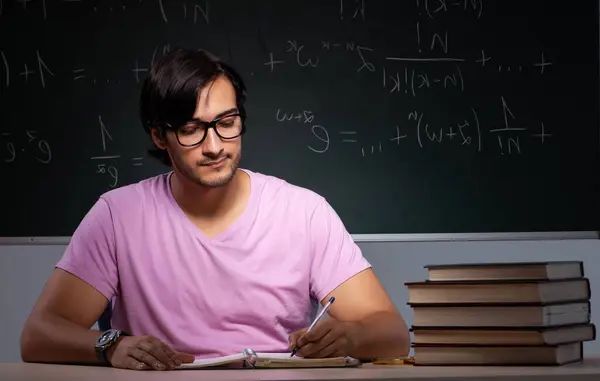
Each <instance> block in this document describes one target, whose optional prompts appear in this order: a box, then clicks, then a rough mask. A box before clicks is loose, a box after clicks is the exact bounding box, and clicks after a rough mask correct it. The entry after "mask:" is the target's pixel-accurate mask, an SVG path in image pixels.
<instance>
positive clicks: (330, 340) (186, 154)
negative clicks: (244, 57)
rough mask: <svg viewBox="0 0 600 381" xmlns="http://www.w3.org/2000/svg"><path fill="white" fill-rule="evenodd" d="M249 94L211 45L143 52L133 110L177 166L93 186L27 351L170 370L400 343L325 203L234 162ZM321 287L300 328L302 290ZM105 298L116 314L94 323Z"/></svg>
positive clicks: (369, 350)
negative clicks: (319, 312)
mask: <svg viewBox="0 0 600 381" xmlns="http://www.w3.org/2000/svg"><path fill="white" fill-rule="evenodd" d="M244 101H245V87H244V84H243V81H242V79H241V78H240V76H239V75H238V74H237V73H236V72H235V71H234V70H233V69H232V68H231V67H229V66H228V65H226V64H225V63H223V62H221V61H219V60H218V59H217V58H215V57H213V56H212V55H210V54H209V53H206V52H202V51H187V50H181V49H179V50H174V51H172V52H171V53H169V54H168V55H166V56H165V57H164V58H163V59H162V60H161V61H160V62H157V64H156V65H154V66H153V68H152V70H151V72H150V74H149V77H148V78H147V79H146V81H145V83H144V86H143V90H142V95H141V119H142V123H143V125H144V127H145V129H146V131H147V132H148V133H149V134H150V135H151V137H152V139H153V142H154V144H155V146H156V148H157V150H156V152H154V154H155V155H156V156H158V157H160V158H161V159H162V160H163V161H164V162H165V163H168V164H169V165H171V166H172V168H173V171H171V172H169V173H166V174H162V175H159V176H156V177H153V178H150V179H146V180H143V181H141V182H139V183H137V184H132V185H129V186H125V187H122V188H119V189H116V190H112V191H110V192H108V193H106V194H104V195H102V196H101V197H100V198H99V200H98V201H97V202H96V203H95V205H94V206H93V207H92V209H91V210H90V211H89V212H88V214H87V215H86V216H85V217H84V219H83V220H82V221H81V223H80V225H79V227H78V228H77V230H76V231H75V233H74V235H73V237H72V240H71V242H70V244H69V246H68V247H67V250H66V252H65V254H64V256H63V258H62V259H61V260H60V262H59V263H58V264H57V266H56V269H55V271H54V273H53V274H52V276H51V277H50V279H49V281H48V282H47V284H46V286H45V289H44V290H43V292H42V294H41V296H40V297H39V300H38V301H37V303H36V305H35V307H34V309H33V311H32V312H31V315H30V316H29V318H28V320H27V322H26V324H25V327H24V330H23V333H22V339H21V346H22V349H21V353H22V358H23V360H24V361H28V362H53V363H97V364H101V363H105V364H108V365H112V366H114V367H118V368H131V369H156V370H165V369H172V368H173V367H174V366H176V365H178V364H181V363H182V362H189V361H192V360H193V359H194V357H210V356H220V355H228V354H232V353H238V352H240V351H242V350H243V349H244V348H247V347H250V348H252V349H254V350H255V351H261V352H288V351H290V350H291V349H292V348H294V347H295V346H296V345H299V346H300V347H301V349H300V350H299V351H298V355H299V356H304V357H329V356H345V355H349V356H354V357H357V358H360V359H365V360H368V359H372V358H376V357H392V356H404V355H406V354H407V353H408V350H409V335H408V330H407V327H406V325H405V323H404V321H403V319H402V317H401V316H400V314H399V313H398V311H397V310H396V308H395V307H394V305H393V304H392V302H391V301H390V299H389V297H388V295H387V294H386V292H385V291H384V289H383V288H382V286H381V284H380V283H379V281H378V279H377V277H376V276H375V275H374V273H373V271H372V269H371V268H370V265H369V263H368V262H367V261H366V260H365V259H364V258H363V256H362V254H361V251H360V249H359V248H358V246H357V245H356V244H355V243H354V242H353V241H352V238H351V236H350V235H349V233H348V232H347V231H346V229H345V228H344V225H343V224H342V222H341V221H340V219H339V217H338V216H337V215H336V213H335V212H334V211H333V210H332V208H331V207H330V205H329V204H328V203H327V202H326V201H325V200H324V199H323V198H322V197H321V196H319V195H317V194H315V193H313V192H311V191H309V190H307V189H303V188H300V187H297V186H294V185H291V184H289V183H286V182H285V181H283V180H280V179H278V178H275V177H271V176H266V175H263V174H259V173H256V172H252V171H249V170H243V169H239V168H238V164H239V162H240V158H241V152H242V134H243V133H244V131H245V128H244V119H245V115H246V113H245V109H244ZM274 160H275V158H274ZM331 296H335V298H336V299H335V303H333V305H332V307H331V309H330V310H329V317H328V318H325V319H323V320H321V321H320V322H319V324H318V325H317V326H315V328H314V329H313V330H311V331H310V332H309V333H306V327H307V326H308V325H309V324H310V318H311V316H310V315H311V314H312V313H313V312H314V308H313V307H314V305H313V303H311V300H316V301H319V302H321V303H324V302H326V301H327V300H328V299H329V298H330V297H331ZM109 301H111V302H113V303H114V305H113V317H112V327H113V328H114V329H113V330H109V331H106V332H103V333H100V332H98V331H95V330H90V327H91V326H93V324H94V323H95V321H96V320H97V319H98V317H99V316H100V315H101V313H102V311H103V310H104V309H105V307H106V306H107V303H109Z"/></svg>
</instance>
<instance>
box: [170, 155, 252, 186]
mask: <svg viewBox="0 0 600 381" xmlns="http://www.w3.org/2000/svg"><path fill="white" fill-rule="evenodd" d="M241 156H242V155H241V153H240V154H238V155H236V156H234V157H231V156H228V159H229V160H230V163H231V164H230V165H229V167H226V168H222V169H221V170H220V171H219V172H218V173H217V176H215V177H212V178H210V179H207V178H204V177H203V176H201V175H198V173H197V172H196V171H195V168H198V167H199V166H200V164H196V167H194V168H190V167H188V166H186V165H185V164H184V163H181V162H179V161H178V160H177V159H175V160H173V159H172V161H173V164H174V165H175V167H176V168H177V169H178V170H179V172H180V173H181V174H183V176H184V177H185V178H186V179H188V180H189V181H191V182H193V183H194V184H196V185H199V186H201V187H205V188H219V187H222V186H225V185H227V184H229V183H230V182H231V180H232V179H233V177H234V176H235V174H236V172H237V169H238V167H239V164H240V159H241ZM226 171H229V173H225V172H226Z"/></svg>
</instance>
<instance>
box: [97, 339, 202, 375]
mask: <svg viewBox="0 0 600 381" xmlns="http://www.w3.org/2000/svg"><path fill="white" fill-rule="evenodd" d="M106 358H107V359H108V361H109V362H110V364H111V365H112V366H113V367H115V368H122V369H136V370H148V369H154V370H170V369H173V368H175V367H176V366H179V365H181V364H183V363H191V362H193V361H194V356H193V355H190V354H188V353H183V352H176V351H174V350H173V349H171V348H169V346H168V345H167V344H165V343H163V342H162V341H160V340H159V339H157V338H156V337H152V336H121V338H120V339H119V341H117V343H115V345H113V346H112V347H110V348H109V349H108V350H107V352H106Z"/></svg>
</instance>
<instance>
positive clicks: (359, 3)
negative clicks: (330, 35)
mask: <svg viewBox="0 0 600 381" xmlns="http://www.w3.org/2000/svg"><path fill="white" fill-rule="evenodd" d="M345 11H347V12H348V13H349V14H351V16H350V18H351V19H356V18H360V19H361V20H363V21H364V20H365V0H345V1H344V0H340V19H342V20H343V19H344V12H345Z"/></svg>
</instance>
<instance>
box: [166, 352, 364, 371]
mask: <svg viewBox="0 0 600 381" xmlns="http://www.w3.org/2000/svg"><path fill="white" fill-rule="evenodd" d="M360 364H361V362H360V361H359V360H358V359H355V358H353V357H348V356H346V357H328V358H318V359H313V358H302V357H298V356H294V357H290V353H265V352H254V351H253V350H252V349H249V348H247V349H245V350H244V351H243V352H240V353H235V354H231V355H228V356H220V357H211V358H198V359H196V360H194V362H192V363H187V364H181V365H180V366H178V367H176V368H175V369H203V368H213V367H220V366H224V365H233V366H235V365H238V366H239V367H242V368H331V367H334V368H341V367H351V366H359V365H360Z"/></svg>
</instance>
